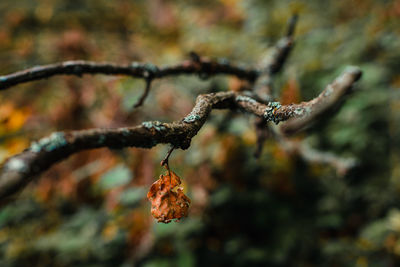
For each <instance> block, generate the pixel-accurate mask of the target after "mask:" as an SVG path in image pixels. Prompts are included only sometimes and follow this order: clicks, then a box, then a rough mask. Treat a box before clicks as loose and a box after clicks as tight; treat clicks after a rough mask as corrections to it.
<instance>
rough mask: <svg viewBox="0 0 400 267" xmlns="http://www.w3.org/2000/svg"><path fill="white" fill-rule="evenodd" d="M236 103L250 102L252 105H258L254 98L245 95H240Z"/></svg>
mask: <svg viewBox="0 0 400 267" xmlns="http://www.w3.org/2000/svg"><path fill="white" fill-rule="evenodd" d="M236 102H248V103H251V104H257V101H255V100H254V99H253V98H251V97H248V96H244V95H238V96H237V97H236Z"/></svg>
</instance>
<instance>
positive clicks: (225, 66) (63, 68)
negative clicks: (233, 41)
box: [0, 58, 258, 90]
mask: <svg viewBox="0 0 400 267" xmlns="http://www.w3.org/2000/svg"><path fill="white" fill-rule="evenodd" d="M83 74H106V75H128V76H132V77H136V78H143V79H147V78H149V76H151V77H152V78H154V79H158V78H163V77H167V76H174V75H181V74H203V75H208V76H211V75H217V74H228V75H234V76H237V77H238V78H241V79H245V80H249V81H254V80H255V79H256V78H257V76H258V70H254V69H247V68H244V67H240V66H236V65H233V64H230V63H228V62H227V61H225V60H217V61H212V60H208V59H206V58H201V59H200V61H199V62H193V61H191V60H187V61H184V62H182V63H181V64H178V65H175V66H165V67H157V66H155V65H153V64H149V63H145V64H142V63H137V62H133V63H132V64H130V65H119V64H113V63H97V62H91V61H83V60H76V61H65V62H61V63H56V64H50V65H43V66H37V67H33V68H30V69H26V70H23V71H18V72H15V73H12V74H8V75H5V76H0V90H4V89H7V88H10V87H12V86H15V85H18V84H20V83H26V82H31V81H36V80H40V79H46V78H49V77H52V76H55V75H76V76H82V75H83Z"/></svg>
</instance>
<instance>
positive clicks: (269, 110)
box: [0, 68, 361, 200]
mask: <svg viewBox="0 0 400 267" xmlns="http://www.w3.org/2000/svg"><path fill="white" fill-rule="evenodd" d="M360 77H361V71H360V70H359V69H357V68H352V69H350V70H347V71H345V72H344V73H343V74H342V75H341V76H340V77H338V78H337V79H336V80H335V81H334V82H333V83H332V84H331V85H328V86H327V88H326V89H325V90H324V91H323V92H322V93H321V94H320V95H319V96H318V97H316V98H315V99H313V100H311V101H309V102H302V103H300V104H291V105H281V104H280V103H278V102H270V103H268V104H263V103H260V102H257V101H256V100H255V99H254V98H253V97H252V95H243V94H239V93H236V92H219V93H212V94H204V95H200V96H198V97H197V99H196V104H195V106H194V108H193V109H192V111H191V112H190V113H189V114H188V115H187V116H186V117H185V118H183V119H182V120H181V121H175V122H171V123H162V122H158V121H153V122H143V123H142V124H141V125H138V126H134V127H124V128H114V129H91V130H81V131H70V132H56V133H53V134H52V135H50V136H49V137H45V138H42V139H40V140H39V141H38V142H34V143H32V144H31V146H30V147H29V148H27V149H26V150H24V151H23V152H22V153H20V154H17V155H15V156H13V157H11V158H9V159H8V160H7V161H6V162H5V164H4V165H3V168H2V170H1V172H0V200H3V199H5V198H7V197H9V196H11V195H12V194H14V193H16V192H17V191H19V190H20V189H22V188H23V187H24V186H25V185H27V184H28V183H29V182H30V181H31V180H32V179H33V178H34V177H35V176H37V175H39V174H41V173H42V172H44V171H45V170H47V169H48V168H49V167H51V166H52V165H53V164H55V163H56V162H59V161H60V160H63V159H65V158H67V157H69V156H70V155H72V154H74V153H77V152H79V151H82V150H87V149H95V148H101V147H108V148H125V147H143V148H151V147H153V146H155V145H157V144H161V143H164V144H167V143H169V144H171V145H172V146H173V147H174V148H181V149H187V148H188V147H189V146H190V142H191V140H192V138H193V137H194V136H195V135H196V134H197V132H198V131H199V130H200V129H201V127H202V126H203V124H204V123H205V122H206V120H207V118H208V115H209V114H210V112H211V111H212V110H213V109H232V110H237V109H239V110H242V111H245V112H247V113H250V114H253V115H256V116H258V117H262V118H264V119H265V120H266V121H273V122H275V123H279V122H281V121H286V120H288V119H291V118H304V119H306V118H308V117H310V116H314V115H315V114H314V110H320V107H321V106H323V105H325V104H326V103H329V105H333V102H339V101H341V100H342V97H343V96H344V95H346V93H348V92H350V91H351V87H352V85H353V84H354V82H356V81H357V80H358V79H359V78H360Z"/></svg>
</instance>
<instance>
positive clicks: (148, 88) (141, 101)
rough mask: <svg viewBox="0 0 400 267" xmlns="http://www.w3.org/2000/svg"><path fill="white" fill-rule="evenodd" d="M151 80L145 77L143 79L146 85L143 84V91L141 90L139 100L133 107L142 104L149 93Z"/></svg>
mask: <svg viewBox="0 0 400 267" xmlns="http://www.w3.org/2000/svg"><path fill="white" fill-rule="evenodd" d="M151 82H152V79H151V78H147V79H146V80H145V83H146V85H145V88H144V91H143V93H142V95H141V96H140V98H139V100H138V101H137V102H136V104H135V105H134V106H133V108H138V107H140V106H142V105H143V103H144V101H145V100H146V98H147V96H148V95H149V92H150V88H151Z"/></svg>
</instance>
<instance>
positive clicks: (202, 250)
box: [0, 0, 400, 266]
mask: <svg viewBox="0 0 400 267" xmlns="http://www.w3.org/2000/svg"><path fill="white" fill-rule="evenodd" d="M293 13H298V14H299V23H298V27H297V30H296V35H295V37H296V38H295V39H296V45H295V48H294V49H293V51H292V54H291V55H290V57H289V59H288V61H287V62H286V64H285V68H284V70H283V71H282V72H281V73H280V74H279V75H278V76H277V77H276V79H275V81H274V85H275V88H276V89H277V90H278V91H279V92H280V94H281V95H282V97H285V99H286V100H284V99H282V101H289V102H290V101H294V102H297V101H302V100H309V99H311V98H313V97H314V96H316V95H317V94H318V93H319V92H320V91H321V90H322V89H323V88H324V87H325V85H326V84H328V83H329V82H330V81H332V80H333V79H334V78H335V77H336V76H337V75H338V74H339V73H340V72H341V71H342V70H343V69H344V67H345V66H346V65H358V66H360V67H361V69H362V70H363V72H364V75H363V78H362V81H361V82H359V83H358V85H357V88H358V90H357V92H356V93H354V94H353V95H352V96H351V97H350V98H349V99H348V101H347V102H346V104H345V105H344V106H343V107H342V108H341V109H340V111H339V112H337V113H336V114H333V115H332V117H329V118H328V117H326V118H325V119H324V120H323V122H322V123H319V124H318V125H317V126H315V127H314V128H312V129H310V130H308V131H307V132H305V133H302V134H300V135H299V136H298V137H296V138H297V139H298V140H303V141H304V142H306V143H307V144H309V145H310V146H312V147H313V148H315V149H318V150H321V151H329V152H332V153H335V154H336V155H338V156H340V157H353V158H355V159H357V160H358V162H359V165H358V167H357V168H355V169H353V170H351V171H349V172H347V173H338V172H337V171H336V170H335V169H334V168H332V167H331V166H329V165H324V164H311V163H309V162H307V161H305V160H303V159H302V158H300V157H298V156H296V155H293V154H290V153H287V152H286V151H285V150H284V149H283V148H282V147H281V146H280V145H279V144H278V143H276V142H275V141H273V140H267V142H266V143H265V145H264V150H263V153H262V154H261V156H260V158H259V159H256V158H255V157H254V156H253V153H254V151H255V149H256V134H255V129H254V124H253V121H254V118H252V117H251V116H248V115H246V114H241V113H235V112H229V111H215V112H213V113H212V115H211V116H210V118H209V120H208V122H207V123H206V124H205V125H204V127H203V128H202V129H201V131H200V132H199V134H198V135H197V136H196V137H195V138H194V139H193V141H192V145H191V146H190V148H189V149H188V150H186V151H182V150H177V151H174V153H173V154H172V156H171V158H170V167H171V168H172V170H174V171H175V172H176V173H177V174H178V175H179V176H180V177H181V178H182V179H183V183H184V187H185V191H186V194H187V195H188V196H189V197H190V198H191V199H192V205H191V210H190V214H189V217H188V218H186V219H184V220H182V221H181V222H179V223H175V222H172V223H170V224H166V225H165V224H158V223H156V222H155V220H154V219H153V218H152V217H151V214H150V203H149V202H148V201H147V199H146V197H145V196H146V193H147V191H148V189H149V187H150V185H151V183H152V182H153V181H155V180H156V179H157V178H158V176H159V175H160V173H162V172H163V169H162V168H161V167H160V165H159V164H160V161H161V160H162V159H163V157H164V156H165V154H166V152H167V150H168V146H166V145H158V146H157V147H155V148H153V149H151V150H145V149H136V148H127V149H123V150H109V149H99V150H95V151H85V152H82V153H79V154H76V155H74V156H71V157H70V158H69V159H68V160H66V161H63V162H61V163H59V164H57V165H55V166H53V167H52V168H51V169H50V170H48V171H47V172H45V173H44V174H42V175H41V176H40V179H38V180H37V181H35V182H33V183H31V184H30V185H29V186H28V187H27V188H26V189H25V190H24V191H23V192H22V193H20V194H19V195H18V196H17V197H16V198H15V200H14V201H13V202H12V203H10V204H8V205H6V206H3V207H1V209H0V265H1V266H225V265H229V266H321V265H324V266H395V265H396V264H397V263H398V261H399V260H400V146H399V145H400V74H399V71H398V70H399V68H400V35H399V34H400V20H399V17H400V1H398V0H393V1H377V0H352V1H333V0H332V1H318V0H313V1H305V0H304V1H300V0H298V1H288V0H275V1H274V0H271V1H260V0H250V1H240V0H220V1H208V0H201V1H183V0H181V1H180V0H175V1H163V0H151V1H144V0H143V1H140V0H136V1H133V0H132V1H128V0H116V1H107V0H87V1H62V0H42V1H31V0H19V1H11V0H2V1H1V2H0V62H1V64H0V74H2V75H5V74H9V73H11V72H14V71H18V70H21V69H24V68H28V67H33V66H35V65H41V64H49V63H54V62H59V61H64V60H72V59H85V60H94V61H110V62H116V63H127V64H128V63H130V62H132V61H140V62H152V63H155V64H158V65H163V64H174V63H179V62H181V61H182V60H184V59H187V58H188V53H189V52H190V51H192V50H194V51H196V52H198V53H199V54H200V55H204V56H208V57H210V58H217V57H223V58H228V59H230V60H231V61H232V62H237V63H242V64H245V65H247V66H256V64H257V63H259V62H260V59H261V58H262V55H265V54H266V53H269V52H271V51H272V50H271V47H272V46H273V45H274V44H275V43H276V41H277V40H279V38H280V37H282V35H283V34H284V33H285V30H286V23H287V21H288V19H289V18H290V16H291V15H292V14H293ZM203 78H204V77H203ZM239 86H240V81H239V80H237V79H236V78H232V77H224V76H218V77H210V78H209V79H199V77H195V76H180V77H176V78H168V79H163V80H157V81H155V82H153V85H152V91H151V93H150V95H149V97H148V98H147V100H146V102H145V104H144V106H142V107H140V108H138V109H133V108H132V106H133V105H134V104H135V103H136V101H137V100H138V98H139V96H140V94H141V93H142V90H143V87H144V82H143V81H142V80H138V79H131V78H129V77H118V76H104V75H97V76H89V75H85V76H83V77H82V78H79V77H72V76H69V77H67V76H57V77H52V78H50V79H47V80H41V81H36V82H31V83H27V84H22V85H18V86H16V87H13V88H10V89H9V90H6V91H2V92H1V93H0V161H4V160H5V159H6V158H7V157H9V156H11V155H14V154H16V153H18V152H21V151H22V150H23V149H25V148H26V147H28V146H29V144H30V142H32V141H33V140H37V139H39V138H41V137H44V136H46V135H48V134H50V133H51V132H53V131H64V130H74V129H86V128H92V127H120V126H127V125H128V126H130V125H136V124H140V123H141V122H142V121H147V120H160V121H165V122H168V121H173V120H179V119H181V118H182V117H184V116H185V115H186V114H187V113H188V112H189V111H190V110H191V108H192V106H193V104H194V100H195V97H196V95H198V94H200V93H206V92H210V91H212V90H214V91H215V90H228V89H229V88H230V89H235V88H236V89H237V88H238V87H239Z"/></svg>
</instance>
